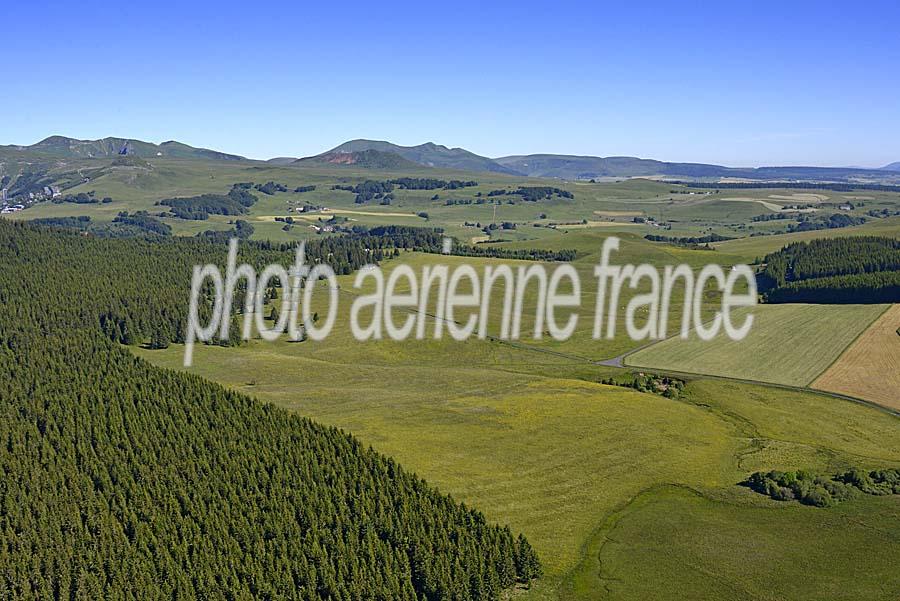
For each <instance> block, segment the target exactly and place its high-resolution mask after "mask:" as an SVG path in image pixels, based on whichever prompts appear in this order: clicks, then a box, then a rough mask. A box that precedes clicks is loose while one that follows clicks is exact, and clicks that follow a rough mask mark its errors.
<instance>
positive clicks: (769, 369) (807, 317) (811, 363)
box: [625, 305, 885, 386]
mask: <svg viewBox="0 0 900 601" xmlns="http://www.w3.org/2000/svg"><path fill="white" fill-rule="evenodd" d="M884 310H885V306H884V305H758V306H756V307H754V308H753V309H752V313H753V314H754V315H755V321H754V323H753V328H752V329H751V330H750V333H749V334H748V335H747V337H746V338H745V339H744V340H740V341H735V340H731V339H729V338H728V337H726V336H725V335H724V333H722V334H721V335H720V336H719V337H717V338H716V339H714V340H711V341H709V342H706V341H703V340H700V339H699V338H698V337H697V336H696V335H694V334H693V333H692V334H691V336H690V337H689V338H688V339H687V340H683V339H681V338H680V337H674V338H669V339H667V340H663V341H661V342H658V343H656V344H654V345H652V346H649V347H647V348H645V349H643V350H640V351H638V352H636V353H634V354H633V355H630V356H628V357H627V358H626V360H625V362H626V364H627V365H632V366H635V367H643V368H652V369H663V370H670V371H679V372H684V373H694V374H706V375H714V376H726V377H731V378H741V379H746V380H756V381H759V382H771V383H774V384H789V385H792V386H807V385H809V384H810V383H811V382H812V381H813V380H814V379H815V378H816V376H818V375H819V374H821V373H822V372H823V371H824V370H825V369H826V368H827V367H828V366H829V365H831V363H832V362H833V361H834V360H835V359H837V357H838V356H840V354H841V353H842V352H843V351H844V349H846V348H847V346H848V345H849V344H850V343H851V342H853V340H854V339H855V338H856V337H857V336H858V335H859V334H860V332H862V331H863V330H864V329H865V328H867V327H868V326H869V325H870V324H871V323H872V321H873V320H875V319H876V318H877V317H878V316H879V315H880V314H881V313H882V312H884ZM735 315H743V313H738V312H735ZM736 323H742V320H736Z"/></svg>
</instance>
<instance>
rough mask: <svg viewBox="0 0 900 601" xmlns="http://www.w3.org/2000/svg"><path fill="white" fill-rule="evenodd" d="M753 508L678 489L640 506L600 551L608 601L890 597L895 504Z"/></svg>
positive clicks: (899, 567) (899, 555)
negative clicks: (855, 575)
mask: <svg viewBox="0 0 900 601" xmlns="http://www.w3.org/2000/svg"><path fill="white" fill-rule="evenodd" d="M752 494H754V493H751V492H747V493H745V496H749V495H752ZM736 496H737V495H736ZM751 502H752V501H745V502H744V505H741V506H739V508H738V506H735V505H734V503H735V501H733V500H731V499H729V500H724V501H723V500H719V499H716V498H710V497H709V496H706V495H704V494H701V493H698V492H696V491H692V490H685V489H683V488H676V487H670V488H667V489H665V490H663V491H660V492H658V493H656V494H652V495H648V496H647V497H645V498H641V499H639V500H638V501H636V502H635V503H634V504H633V505H632V506H631V507H629V509H628V511H627V512H625V513H624V515H622V516H621V518H620V519H619V520H618V521H617V522H616V523H615V526H614V527H613V528H612V529H611V530H610V532H609V534H608V539H609V542H608V543H606V544H605V545H603V548H602V550H601V552H600V560H601V562H602V566H603V570H602V576H603V582H604V584H605V586H606V588H607V590H608V591H609V595H608V597H609V598H614V599H623V600H628V599H634V600H644V599H658V598H665V599H690V600H692V601H694V600H703V599H709V600H716V599H760V600H762V599H770V600H777V599H794V600H797V601H800V600H810V601H817V600H820V599H831V600H847V601H853V600H856V599H873V600H874V599H884V600H885V601H887V600H892V599H896V598H897V594H898V591H900V538H898V537H897V536H896V532H897V531H898V530H900V504H898V503H897V502H896V500H895V499H885V498H877V497H876V498H873V497H869V498H866V499H859V500H857V501H854V502H852V503H849V504H847V505H844V506H841V507H836V508H833V509H831V510H827V511H822V510H818V509H815V508H809V507H803V506H800V505H799V504H796V503H788V504H782V505H778V504H777V502H776V501H772V502H771V503H769V504H767V505H769V506H765V507H762V506H759V507H757V506H751ZM854 574H858V575H863V574H865V576H864V577H853V575H854Z"/></svg>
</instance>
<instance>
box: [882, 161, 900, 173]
mask: <svg viewBox="0 0 900 601" xmlns="http://www.w3.org/2000/svg"><path fill="white" fill-rule="evenodd" d="M881 170H882V171H900V161H897V162H896V163H891V164H890V165H885V166H884V167H882V168H881Z"/></svg>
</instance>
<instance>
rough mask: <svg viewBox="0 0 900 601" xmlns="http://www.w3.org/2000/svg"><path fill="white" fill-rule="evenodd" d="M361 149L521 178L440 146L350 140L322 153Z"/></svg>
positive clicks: (487, 161)
mask: <svg viewBox="0 0 900 601" xmlns="http://www.w3.org/2000/svg"><path fill="white" fill-rule="evenodd" d="M365 150H377V151H379V152H387V153H393V154H397V155H400V156H401V157H403V158H404V159H407V160H408V161H412V162H413V163H418V164H419V165H425V166H427V167H438V168H441V169H459V170H461V171H490V172H494V173H507V174H509V175H521V174H519V173H516V172H515V171H514V170H513V169H510V168H509V167H505V166H504V165H500V164H499V163H497V162H495V161H492V160H491V159H489V158H487V157H483V156H479V155H477V154H475V153H473V152H469V151H468V150H466V149H464V148H447V147H446V146H441V145H440V144H434V143H432V142H427V143H425V144H420V145H419V146H398V145H397V144H391V143H390V142H382V141H378V140H351V141H349V142H344V143H343V144H341V145H340V146H338V147H336V148H332V149H331V150H330V151H328V152H327V153H325V154H330V153H347V152H362V151H365Z"/></svg>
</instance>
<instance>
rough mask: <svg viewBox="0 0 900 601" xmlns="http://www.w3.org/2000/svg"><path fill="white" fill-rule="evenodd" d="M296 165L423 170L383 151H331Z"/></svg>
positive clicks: (299, 161)
mask: <svg viewBox="0 0 900 601" xmlns="http://www.w3.org/2000/svg"><path fill="white" fill-rule="evenodd" d="M292 163H293V164H295V165H315V164H328V165H347V166H353V167H361V168H363V169H421V168H422V165H420V164H418V163H414V162H412V161H410V160H408V159H405V158H403V157H402V156H400V155H399V154H397V153H395V152H384V151H381V150H375V149H371V148H370V149H368V150H354V151H343V150H329V151H328V152H324V153H322V154H319V155H316V156H314V157H306V158H303V159H297V160H295V161H293V162H292Z"/></svg>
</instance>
